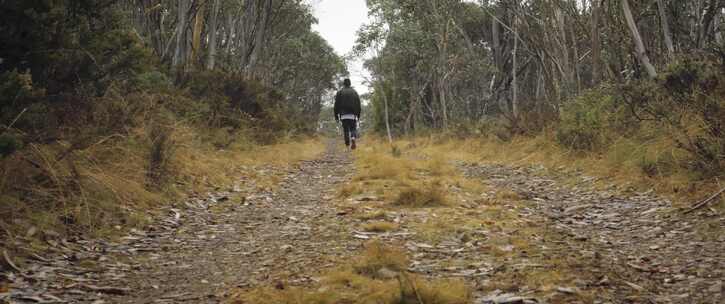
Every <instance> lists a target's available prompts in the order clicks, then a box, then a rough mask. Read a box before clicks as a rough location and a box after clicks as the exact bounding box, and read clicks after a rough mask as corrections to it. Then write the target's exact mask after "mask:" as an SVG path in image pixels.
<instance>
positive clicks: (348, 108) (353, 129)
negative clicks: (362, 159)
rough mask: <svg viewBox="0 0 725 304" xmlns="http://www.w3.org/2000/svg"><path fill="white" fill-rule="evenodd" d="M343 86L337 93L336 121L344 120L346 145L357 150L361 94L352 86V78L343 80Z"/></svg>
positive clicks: (343, 130)
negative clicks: (356, 140)
mask: <svg viewBox="0 0 725 304" xmlns="http://www.w3.org/2000/svg"><path fill="white" fill-rule="evenodd" d="M342 83H343V88H342V89H341V90H340V91H338V92H337V94H336V95H335V107H334V112H335V121H336V122H340V121H342V132H343V137H344V138H345V146H347V147H349V148H350V149H352V150H355V148H356V145H355V139H356V138H357V122H358V119H360V96H359V95H358V94H357V91H355V89H353V88H352V83H351V82H350V79H347V78H346V79H345V80H343V82H342Z"/></svg>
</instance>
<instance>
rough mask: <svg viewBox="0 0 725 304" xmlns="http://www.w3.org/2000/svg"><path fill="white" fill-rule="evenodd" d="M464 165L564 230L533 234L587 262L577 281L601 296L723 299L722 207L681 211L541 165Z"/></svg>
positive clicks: (693, 300) (542, 243) (654, 199)
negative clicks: (569, 179) (548, 235)
mask: <svg viewBox="0 0 725 304" xmlns="http://www.w3.org/2000/svg"><path fill="white" fill-rule="evenodd" d="M461 167H462V168H463V170H464V171H465V174H466V175H468V176H471V177H475V178H480V179H483V180H485V181H486V182H488V183H490V184H492V185H495V186H497V187H506V188H511V189H513V190H514V191H515V192H517V193H518V194H519V195H521V196H522V197H523V198H525V201H526V202H527V204H526V205H527V206H528V207H529V208H530V209H529V210H528V212H530V213H532V214H533V215H536V216H537V217H538V220H542V221H545V224H546V225H547V226H549V228H550V229H551V231H552V232H553V233H555V234H557V235H559V236H560V237H559V238H557V239H554V240H550V242H549V243H548V244H547V243H546V242H545V240H542V239H534V238H530V239H531V240H532V241H534V242H535V244H536V246H540V247H541V246H548V247H550V248H552V249H553V251H551V252H549V254H555V255H558V256H560V257H567V258H568V260H570V261H576V262H578V263H581V264H580V265H577V266H578V267H579V269H578V273H577V275H576V276H577V277H578V278H579V280H578V282H577V280H575V282H576V283H578V285H579V286H576V288H578V289H581V290H590V291H592V292H593V293H594V294H596V296H595V297H594V298H593V299H592V301H593V302H594V303H597V302H598V303H606V302H607V301H611V302H613V303H723V279H725V258H724V257H723V255H724V254H725V234H723V227H725V216H723V215H722V214H717V212H716V211H713V210H707V209H705V210H702V211H701V212H700V213H699V214H698V215H692V216H682V215H681V213H680V210H678V209H676V208H673V206H672V203H671V202H669V201H667V200H664V199H661V198H657V197H656V196H653V195H652V193H631V192H630V193H629V194H623V193H625V192H623V191H620V190H619V189H617V186H616V185H610V186H609V190H593V189H592V186H591V185H592V183H593V182H595V181H596V178H593V177H587V176H582V175H576V176H575V177H574V180H575V183H574V184H569V183H564V182H562V179H560V178H559V179H557V178H552V177H551V176H547V175H546V174H545V173H544V171H545V170H544V169H543V168H537V167H526V168H512V167H507V166H501V165H475V166H474V165H465V164H462V165H461ZM552 241H553V242H552ZM552 243H553V244H552ZM564 293H566V291H565V292H564Z"/></svg>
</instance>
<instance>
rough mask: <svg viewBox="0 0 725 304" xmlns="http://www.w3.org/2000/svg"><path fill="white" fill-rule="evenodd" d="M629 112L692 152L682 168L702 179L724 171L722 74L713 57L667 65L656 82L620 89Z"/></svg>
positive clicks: (724, 92) (724, 85) (724, 83)
mask: <svg viewBox="0 0 725 304" xmlns="http://www.w3.org/2000/svg"><path fill="white" fill-rule="evenodd" d="M621 91H622V92H623V94H622V98H623V100H624V102H625V103H626V104H628V105H629V106H630V107H631V109H632V113H633V116H635V117H636V118H638V119H640V120H642V121H647V122H649V123H648V127H650V128H655V129H662V130H669V131H670V132H668V133H667V134H665V136H670V137H672V138H673V140H674V141H675V142H676V145H677V146H678V147H679V148H680V149H683V150H685V151H687V152H688V153H689V155H690V157H689V160H687V161H686V162H685V163H684V166H685V167H686V168H688V169H690V170H691V171H693V172H697V173H698V174H700V175H701V177H703V178H706V177H711V176H718V175H722V174H723V170H725V98H723V97H725V75H723V74H722V66H721V65H720V64H717V63H714V62H711V61H704V60H703V61H697V60H684V61H682V62H678V63H676V64H673V65H671V66H669V67H668V69H667V70H666V71H664V72H663V73H662V74H661V75H660V77H659V79H658V80H657V81H656V82H651V81H649V82H643V83H636V84H634V85H631V86H626V87H624V88H623V89H622V90H621Z"/></svg>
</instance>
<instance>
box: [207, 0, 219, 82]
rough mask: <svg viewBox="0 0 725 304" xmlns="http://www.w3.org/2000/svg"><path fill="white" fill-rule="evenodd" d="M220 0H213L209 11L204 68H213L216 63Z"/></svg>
mask: <svg viewBox="0 0 725 304" xmlns="http://www.w3.org/2000/svg"><path fill="white" fill-rule="evenodd" d="M220 5H221V0H214V5H212V12H211V24H210V25H209V54H208V57H207V59H206V69H207V70H213V69H214V65H215V64H216V52H217V26H218V23H219V6H220Z"/></svg>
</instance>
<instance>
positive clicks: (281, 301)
mask: <svg viewBox="0 0 725 304" xmlns="http://www.w3.org/2000/svg"><path fill="white" fill-rule="evenodd" d="M407 265H408V258H407V256H406V254H405V252H403V251H402V250H401V249H397V248H394V247H389V246H385V245H384V244H383V243H381V242H379V241H373V242H370V243H368V244H366V245H365V248H364V249H363V252H362V253H361V255H360V256H358V257H357V258H356V259H354V262H353V263H352V264H351V265H343V266H341V267H340V268H336V269H333V270H331V271H329V272H327V273H326V274H325V275H324V277H323V278H322V280H321V281H320V284H319V286H310V287H306V288H303V287H291V288H285V287H284V286H282V288H268V287H266V288H257V289H253V290H248V291H242V292H240V293H238V294H236V295H233V296H232V301H231V303H235V304H252V303H253V304H338V303H346V304H424V303H425V304H467V303H471V296H470V292H469V290H468V287H467V286H466V285H465V284H464V283H463V281H460V280H434V281H430V280H426V279H424V278H422V277H419V276H415V275H411V274H408V273H406V272H405V268H406V267H407ZM381 272H386V273H387V274H386V275H381Z"/></svg>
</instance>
